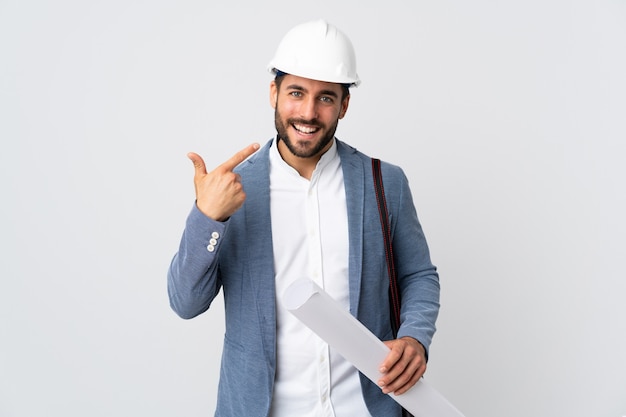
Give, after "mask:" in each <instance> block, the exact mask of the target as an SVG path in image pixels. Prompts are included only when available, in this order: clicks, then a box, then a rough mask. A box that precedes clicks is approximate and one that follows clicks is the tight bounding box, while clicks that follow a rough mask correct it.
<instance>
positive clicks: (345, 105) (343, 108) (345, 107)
mask: <svg viewBox="0 0 626 417" xmlns="http://www.w3.org/2000/svg"><path fill="white" fill-rule="evenodd" d="M348 104H350V94H348V95H347V96H346V98H344V99H343V101H342V102H341V109H340V110H339V118H340V119H343V116H345V115H346V112H347V111H348Z"/></svg>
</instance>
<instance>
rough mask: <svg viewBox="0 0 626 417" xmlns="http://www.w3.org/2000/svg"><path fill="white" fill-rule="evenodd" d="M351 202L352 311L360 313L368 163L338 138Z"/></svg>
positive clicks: (350, 272) (348, 203)
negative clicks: (365, 169)
mask: <svg viewBox="0 0 626 417" xmlns="http://www.w3.org/2000/svg"><path fill="white" fill-rule="evenodd" d="M337 151H338V153H339V157H340V158H341V167H342V171H343V181H344V186H345V190H346V191H345V192H346V202H347V205H348V235H349V238H348V240H349V242H350V249H349V266H348V275H349V281H350V282H349V286H350V287H349V288H350V313H351V314H352V315H353V316H355V317H357V312H358V311H359V308H358V307H359V302H360V294H361V275H362V264H363V211H364V200H365V199H364V193H365V185H364V184H365V180H364V166H363V162H362V160H361V158H359V157H358V156H357V155H356V149H354V148H352V147H350V146H348V145H346V144H344V143H343V142H341V141H339V140H338V141H337Z"/></svg>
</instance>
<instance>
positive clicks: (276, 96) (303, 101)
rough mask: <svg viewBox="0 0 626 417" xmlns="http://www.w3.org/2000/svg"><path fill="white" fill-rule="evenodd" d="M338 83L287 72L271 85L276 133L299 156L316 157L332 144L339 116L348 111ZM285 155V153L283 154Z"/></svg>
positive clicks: (292, 152) (271, 100)
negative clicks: (278, 81)
mask: <svg viewBox="0 0 626 417" xmlns="http://www.w3.org/2000/svg"><path fill="white" fill-rule="evenodd" d="M342 93H343V89H342V87H341V85H339V84H335V83H327V82H322V81H315V80H311V79H308V78H302V77H297V76H295V75H291V74H287V75H284V76H283V79H282V82H281V83H280V87H278V85H277V84H276V82H275V81H273V82H272V84H271V85H270V102H271V104H272V106H273V107H274V110H275V111H274V121H275V124H276V130H277V132H278V136H279V137H280V138H281V139H282V141H283V142H284V144H285V145H286V147H287V149H288V150H289V152H290V153H291V154H293V155H294V156H296V157H298V158H314V159H319V157H320V155H322V154H323V153H324V152H326V150H328V148H329V147H330V146H331V142H332V140H333V137H334V136H335V131H336V129H337V124H338V122H339V119H341V118H343V116H344V115H345V114H346V111H347V110H348V102H349V99H350V97H349V96H347V97H346V98H344V99H343V100H342V98H341V97H342ZM283 157H284V156H283Z"/></svg>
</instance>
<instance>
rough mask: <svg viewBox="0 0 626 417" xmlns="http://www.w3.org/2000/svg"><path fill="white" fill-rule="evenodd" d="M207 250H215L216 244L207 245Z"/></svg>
mask: <svg viewBox="0 0 626 417" xmlns="http://www.w3.org/2000/svg"><path fill="white" fill-rule="evenodd" d="M206 250H208V251H209V252H213V251H214V250H215V246H213V245H209V246H207V247H206Z"/></svg>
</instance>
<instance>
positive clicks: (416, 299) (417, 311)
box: [383, 167, 440, 357]
mask: <svg viewBox="0 0 626 417" xmlns="http://www.w3.org/2000/svg"><path fill="white" fill-rule="evenodd" d="M395 169H396V170H397V172H395V174H396V175H383V178H388V179H390V180H391V181H392V182H394V183H392V184H389V185H387V184H385V191H387V189H389V190H394V192H393V193H392V198H393V200H394V201H395V202H396V204H393V202H389V203H388V204H389V205H390V206H391V207H392V212H391V213H390V216H391V219H390V220H391V233H392V239H393V240H392V242H393V243H392V244H393V250H394V259H395V267H396V270H397V273H398V287H399V289H400V297H401V313H400V328H399V330H398V336H397V337H398V338H400V337H403V336H411V337H413V338H415V339H417V340H418V341H419V342H420V343H421V344H422V345H423V346H424V348H425V349H426V354H427V355H428V350H429V346H430V344H431V342H432V338H433V335H434V333H435V330H436V327H435V322H436V320H437V316H438V314H439V293H440V285H439V275H438V273H437V269H436V267H435V266H434V265H433V263H432V262H431V259H430V251H429V248H428V244H427V242H426V237H425V235H424V231H423V229H422V226H421V224H420V221H419V219H418V216H417V211H416V209H415V205H414V202H413V198H412V196H411V190H410V188H409V183H408V179H407V178H406V176H405V174H404V172H403V171H402V170H401V169H400V168H399V167H395ZM388 198H389V197H388ZM427 357H428V356H427Z"/></svg>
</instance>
